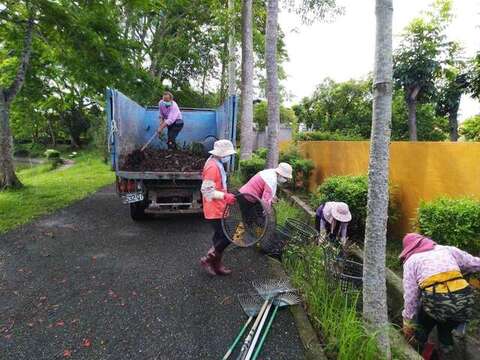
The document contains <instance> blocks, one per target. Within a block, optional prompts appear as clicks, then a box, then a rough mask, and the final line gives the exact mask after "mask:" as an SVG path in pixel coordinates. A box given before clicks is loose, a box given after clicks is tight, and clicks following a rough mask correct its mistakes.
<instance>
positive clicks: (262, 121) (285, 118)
mask: <svg viewBox="0 0 480 360" xmlns="http://www.w3.org/2000/svg"><path fill="white" fill-rule="evenodd" d="M253 121H254V122H255V124H256V126H257V129H258V130H265V127H266V126H267V123H268V119H267V102H266V101H261V102H259V103H257V104H255V107H254V109H253ZM280 123H281V124H285V125H289V126H291V127H292V128H296V124H297V117H296V115H295V112H294V111H293V110H292V109H290V108H286V107H285V106H280Z"/></svg>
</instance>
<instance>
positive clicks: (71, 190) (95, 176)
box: [0, 152, 115, 234]
mask: <svg viewBox="0 0 480 360" xmlns="http://www.w3.org/2000/svg"><path fill="white" fill-rule="evenodd" d="M17 175H18V176H19V178H20V180H21V181H22V183H23V185H24V187H23V188H22V189H19V190H8V191H4V192H0V214H1V216H0V234H1V233H4V232H6V231H8V230H10V229H13V228H14V227H16V226H18V225H21V224H25V223H27V222H29V221H31V220H33V219H34V218H36V217H38V216H40V215H44V214H47V213H50V212H52V211H54V210H57V209H59V208H62V207H65V206H67V205H69V204H71V203H73V202H75V201H77V200H80V199H82V198H84V197H86V196H88V195H90V194H92V193H93V192H95V191H96V190H97V189H99V188H101V187H103V186H105V185H108V184H111V183H113V181H114V180H115V175H114V173H113V172H112V171H110V168H109V165H107V164H105V163H104V162H103V161H102V160H101V157H100V156H98V155H97V154H95V153H93V152H86V153H83V154H81V155H79V156H78V157H77V158H75V164H74V165H73V166H71V167H68V168H65V169H61V168H60V169H57V170H51V166H50V164H43V165H38V166H35V167H32V168H27V169H23V170H20V171H18V172H17Z"/></svg>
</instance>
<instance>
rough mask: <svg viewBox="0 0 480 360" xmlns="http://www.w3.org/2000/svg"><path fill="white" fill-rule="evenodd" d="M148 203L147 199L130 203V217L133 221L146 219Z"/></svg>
mask: <svg viewBox="0 0 480 360" xmlns="http://www.w3.org/2000/svg"><path fill="white" fill-rule="evenodd" d="M146 208H147V203H146V202H145V201H139V202H135V203H131V204H130V217H131V218H132V220H133V221H142V220H145V219H146V218H147V217H148V215H147V214H145V209H146Z"/></svg>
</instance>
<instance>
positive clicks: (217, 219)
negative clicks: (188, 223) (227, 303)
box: [200, 140, 236, 275]
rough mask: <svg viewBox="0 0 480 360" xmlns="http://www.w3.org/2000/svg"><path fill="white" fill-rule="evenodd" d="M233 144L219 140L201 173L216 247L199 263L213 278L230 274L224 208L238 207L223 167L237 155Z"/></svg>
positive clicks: (205, 203) (206, 216)
mask: <svg viewBox="0 0 480 360" xmlns="http://www.w3.org/2000/svg"><path fill="white" fill-rule="evenodd" d="M235 152H236V151H235V149H234V148H233V144H232V142H231V141H229V140H218V141H216V142H215V143H214V145H213V150H211V151H209V153H210V154H211V156H210V157H209V158H208V160H207V162H206V163H205V166H204V168H203V173H202V180H203V181H202V186H201V192H202V196H203V214H204V216H205V219H207V221H208V222H210V224H211V225H212V227H213V230H214V233H213V238H212V242H213V247H211V248H210V250H208V252H207V254H206V255H205V256H203V257H202V258H201V259H200V264H201V266H202V267H203V268H204V269H205V270H206V271H207V272H208V273H209V274H210V275H228V274H230V273H231V270H229V269H227V268H226V267H225V266H224V265H223V263H222V254H223V251H224V250H225V249H226V248H227V246H228V245H229V244H230V241H229V240H228V238H227V237H226V236H225V234H224V232H223V229H222V218H223V213H224V210H225V207H226V206H227V205H230V204H233V203H235V201H236V199H235V195H233V194H230V193H229V192H228V191H227V174H226V172H225V168H224V166H223V164H224V163H228V162H229V161H230V158H231V156H232V155H233V154H235Z"/></svg>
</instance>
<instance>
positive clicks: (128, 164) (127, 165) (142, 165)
mask: <svg viewBox="0 0 480 360" xmlns="http://www.w3.org/2000/svg"><path fill="white" fill-rule="evenodd" d="M205 160H206V157H204V156H200V155H197V154H194V153H193V152H191V151H188V150H162V149H153V148H147V149H145V150H144V151H143V152H142V151H140V150H138V149H137V150H134V151H132V152H131V153H130V154H127V155H126V156H123V157H121V158H120V164H121V165H120V168H121V170H123V171H165V172H169V171H181V172H184V171H186V172H192V171H199V170H202V169H203V166H204V164H205Z"/></svg>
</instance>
